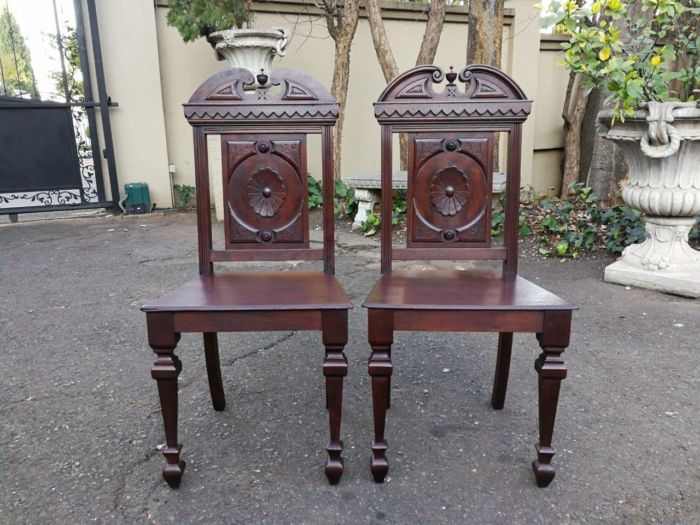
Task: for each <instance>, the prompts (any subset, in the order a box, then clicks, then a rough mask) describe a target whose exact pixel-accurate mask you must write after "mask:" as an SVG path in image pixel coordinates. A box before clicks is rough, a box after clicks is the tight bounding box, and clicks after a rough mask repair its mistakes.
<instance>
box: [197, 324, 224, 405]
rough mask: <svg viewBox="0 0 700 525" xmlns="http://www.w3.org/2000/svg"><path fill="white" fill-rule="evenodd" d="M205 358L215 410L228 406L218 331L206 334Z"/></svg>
mask: <svg viewBox="0 0 700 525" xmlns="http://www.w3.org/2000/svg"><path fill="white" fill-rule="evenodd" d="M203 335H204V358H205V360H206V363H207V379H208V380H209V392H210V393H211V402H212V405H214V410H223V409H224V408H226V397H225V395H224V384H223V381H222V380H221V364H220V362H219V340H218V337H217V333H216V332H205V333H204V334H203Z"/></svg>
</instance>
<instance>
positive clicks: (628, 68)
mask: <svg viewBox="0 0 700 525" xmlns="http://www.w3.org/2000/svg"><path fill="white" fill-rule="evenodd" d="M640 1H641V3H642V14H643V15H644V16H642V17H639V18H637V19H634V18H635V17H634V16H632V14H633V12H635V10H633V9H631V8H632V7H634V6H635V5H638V4H639V3H640ZM542 19H543V24H545V25H547V26H552V25H553V26H554V27H555V28H556V31H557V32H559V33H563V34H566V35H568V37H569V40H568V42H565V43H564V44H563V47H564V55H565V63H566V66H567V67H568V68H569V69H571V70H572V71H573V72H575V73H578V74H581V75H582V77H583V78H584V80H585V82H586V85H587V86H588V87H589V88H600V89H602V90H604V91H606V92H608V93H609V94H610V98H609V100H608V104H609V106H610V107H611V108H612V110H613V112H614V113H615V116H616V118H619V119H621V120H623V121H624V118H625V116H626V115H631V114H632V113H633V112H634V111H635V110H636V109H638V108H639V107H640V104H641V103H642V102H645V101H659V102H664V101H672V100H682V101H691V100H694V98H695V97H696V96H698V94H700V93H694V91H697V90H698V89H699V88H700V59H699V56H700V55H699V49H700V37H699V33H700V0H680V1H678V0H595V1H588V2H577V1H575V0H553V1H552V2H551V3H550V4H549V6H548V7H547V8H543V17H542Z"/></svg>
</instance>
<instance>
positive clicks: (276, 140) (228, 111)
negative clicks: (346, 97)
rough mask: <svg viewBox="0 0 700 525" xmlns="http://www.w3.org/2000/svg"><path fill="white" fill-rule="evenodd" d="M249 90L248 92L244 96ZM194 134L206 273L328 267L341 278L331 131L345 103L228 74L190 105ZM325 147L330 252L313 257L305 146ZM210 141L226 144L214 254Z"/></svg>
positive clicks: (270, 80) (286, 73) (291, 78)
mask: <svg viewBox="0 0 700 525" xmlns="http://www.w3.org/2000/svg"><path fill="white" fill-rule="evenodd" d="M244 86H245V88H244ZM184 108H185V117H186V118H187V120H188V122H189V123H190V124H191V125H192V126H193V128H194V156H195V180H196V188H197V233H198V236H199V270H200V273H201V274H210V273H212V271H213V262H216V261H255V260H268V261H270V260H323V261H324V271H325V272H327V273H333V271H334V236H333V204H332V203H333V188H334V180H333V171H334V170H333V126H334V125H335V122H336V120H337V118H338V103H337V102H336V101H335V99H333V97H332V96H331V95H330V93H329V92H328V90H327V89H326V88H325V87H323V86H322V85H321V84H320V83H319V82H317V81H316V80H314V79H313V78H311V77H309V76H308V75H306V74H304V73H302V72H300V71H295V70H292V69H278V70H275V71H273V72H272V73H271V74H270V75H269V76H268V75H267V74H266V73H264V72H261V73H260V74H258V75H257V76H253V75H252V73H250V72H249V71H248V70H246V69H228V70H226V71H222V72H220V73H217V74H216V75H214V76H212V77H211V78H209V79H208V80H206V81H205V82H204V83H203V84H202V85H201V86H200V87H199V88H197V90H196V91H195V92H194V94H193V95H192V98H190V100H189V102H188V103H187V104H184ZM310 134H320V135H321V142H322V148H321V150H322V166H323V173H322V181H323V198H324V202H326V203H330V204H327V205H326V206H324V210H323V249H311V248H310V247H309V207H308V189H307V163H306V145H307V136H308V135H310ZM207 135H220V136H221V156H222V167H223V170H222V171H223V173H222V177H223V199H224V203H223V204H224V210H225V212H224V216H225V219H224V232H225V243H224V248H223V249H218V250H217V249H213V246H212V232H211V198H210V190H209V161H208V154H207Z"/></svg>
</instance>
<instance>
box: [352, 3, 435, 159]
mask: <svg viewBox="0 0 700 525" xmlns="http://www.w3.org/2000/svg"><path fill="white" fill-rule="evenodd" d="M365 9H366V10H367V21H368V22H369V29H370V32H371V33H372V41H373V42H374V50H375V52H376V53H377V60H379V65H380V66H381V68H382V73H383V74H384V80H385V81H386V83H387V84H388V83H389V82H391V81H392V80H394V79H395V78H396V77H397V76H398V75H399V67H398V66H397V65H396V58H394V52H393V51H392V49H391V44H390V43H389V38H388V37H387V35H386V28H385V27H384V20H382V10H381V8H380V7H379V4H378V2H377V0H366V1H365ZM446 11H447V6H446V3H445V0H433V1H432V2H430V9H429V11H428V23H427V24H426V26H425V33H423V40H422V42H421V47H420V51H419V52H418V57H417V59H416V65H417V66H418V65H422V64H432V63H433V61H434V60H435V54H436V53H437V48H438V44H439V43H440V36H441V34H442V26H443V23H444V22H445V12H446ZM399 146H400V148H401V149H400V151H401V153H400V166H401V169H402V170H405V169H406V167H407V165H408V137H407V136H406V134H405V133H401V134H400V135H399Z"/></svg>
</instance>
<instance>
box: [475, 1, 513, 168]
mask: <svg viewBox="0 0 700 525" xmlns="http://www.w3.org/2000/svg"><path fill="white" fill-rule="evenodd" d="M504 4H505V0H474V1H472V0H470V1H469V33H468V39H467V64H468V65H469V64H485V65H487V66H493V67H497V68H499V69H500V67H501V54H502V50H503V8H504ZM499 139H500V136H499V134H498V133H494V140H493V153H494V158H495V159H496V165H495V166H494V169H499V170H501V169H503V166H501V165H500V164H501V155H500V151H501V144H500V140H499Z"/></svg>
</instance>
